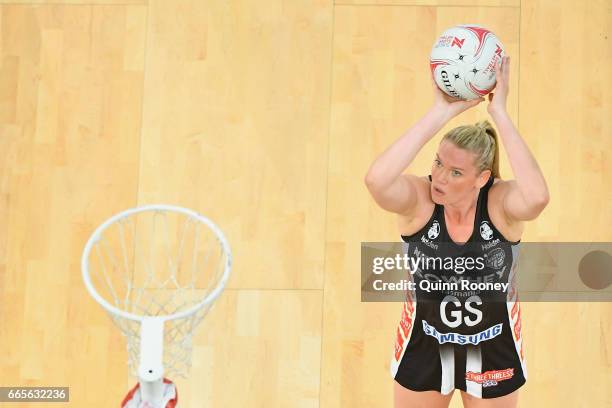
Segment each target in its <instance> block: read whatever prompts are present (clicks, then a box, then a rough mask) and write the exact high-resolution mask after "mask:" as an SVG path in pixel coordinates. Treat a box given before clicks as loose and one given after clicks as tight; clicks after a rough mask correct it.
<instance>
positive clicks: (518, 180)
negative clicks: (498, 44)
mask: <svg viewBox="0 0 612 408" xmlns="http://www.w3.org/2000/svg"><path fill="white" fill-rule="evenodd" d="M496 78H497V84H496V86H495V93H491V94H489V101H490V103H489V106H488V107H487V111H488V112H489V114H490V115H491V117H492V118H493V120H494V121H495V124H496V126H497V131H498V134H499V138H500V139H501V140H502V142H503V144H504V147H505V148H506V153H507V155H508V159H509V161H510V166H511V167H512V171H513V173H514V178H515V180H510V181H506V182H504V186H503V187H504V188H503V189H502V190H501V193H502V197H501V201H502V204H503V209H504V213H505V215H506V218H507V219H508V220H510V221H528V220H533V219H534V218H536V217H537V216H538V215H539V214H540V213H541V212H542V210H544V208H545V207H546V205H547V204H548V201H549V199H550V198H549V194H548V187H547V186H546V180H544V175H543V174H542V171H541V170H540V167H539V166H538V162H537V161H536V160H535V158H534V157H533V155H532V154H531V152H530V151H529V147H527V144H526V143H525V141H524V140H523V138H522V137H521V135H520V134H519V132H518V130H517V129H516V127H515V126H514V124H513V123H512V119H510V116H509V115H508V112H507V110H506V99H507V96H508V88H509V87H508V83H509V79H510V57H504V58H503V60H502V61H501V64H499V65H498V66H496Z"/></svg>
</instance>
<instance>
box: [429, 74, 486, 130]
mask: <svg viewBox="0 0 612 408" xmlns="http://www.w3.org/2000/svg"><path fill="white" fill-rule="evenodd" d="M430 80H431V86H432V87H433V92H434V108H435V109H440V110H441V111H443V112H444V113H445V114H446V116H447V118H448V119H449V120H450V119H452V118H454V117H455V116H457V115H458V114H460V113H461V112H465V111H466V110H468V109H470V108H472V107H474V106H476V105H478V104H479V103H480V102H482V101H484V98H477V99H472V100H470V101H464V100H462V99H457V98H453V97H451V96H448V95H447V94H445V93H444V92H443V91H442V90H441V89H440V88H439V87H438V85H437V84H436V81H434V79H433V77H430Z"/></svg>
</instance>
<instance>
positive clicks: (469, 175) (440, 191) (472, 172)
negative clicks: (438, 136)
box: [431, 141, 488, 204]
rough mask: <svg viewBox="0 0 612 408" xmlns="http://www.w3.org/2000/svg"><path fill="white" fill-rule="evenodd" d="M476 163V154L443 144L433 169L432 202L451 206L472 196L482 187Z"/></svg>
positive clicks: (449, 144)
mask: <svg viewBox="0 0 612 408" xmlns="http://www.w3.org/2000/svg"><path fill="white" fill-rule="evenodd" d="M475 161H476V155H475V154H474V153H472V152H469V151H467V150H465V149H461V148H459V147H457V146H455V145H454V144H453V143H452V142H448V141H444V142H442V143H441V144H440V146H439V147H438V152H437V153H436V157H435V158H434V162H433V165H432V168H431V198H432V200H433V201H434V202H435V203H437V204H449V203H455V202H457V201H461V200H462V199H465V198H466V197H470V196H472V195H473V193H474V189H478V188H480V187H481V186H479V184H478V183H479V177H478V176H479V174H478V169H477V168H476V166H475ZM487 171H488V170H487ZM487 178H488V176H487ZM480 179H482V177H480Z"/></svg>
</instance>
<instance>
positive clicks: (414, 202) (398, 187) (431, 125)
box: [364, 109, 446, 216]
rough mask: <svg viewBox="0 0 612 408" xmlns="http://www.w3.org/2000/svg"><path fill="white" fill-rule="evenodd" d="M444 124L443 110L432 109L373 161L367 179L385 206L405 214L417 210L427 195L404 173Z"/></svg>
mask: <svg viewBox="0 0 612 408" xmlns="http://www.w3.org/2000/svg"><path fill="white" fill-rule="evenodd" d="M445 123H446V119H445V117H444V114H443V112H441V111H439V110H435V109H432V110H430V111H429V112H427V114H425V116H423V117H422V118H421V119H420V120H419V121H418V122H417V123H416V124H415V125H414V126H413V127H412V128H410V129H409V130H408V131H407V132H406V133H405V134H404V135H402V136H401V137H400V138H399V139H397V140H396V141H395V142H394V143H393V144H392V145H391V146H389V147H388V148H387V150H385V151H384V152H383V153H382V154H381V155H380V156H378V157H377V158H376V160H374V162H373V163H372V165H371V166H370V169H369V170H368V173H367V174H366V176H365V180H364V181H365V184H366V186H367V188H368V190H369V191H370V194H371V195H372V197H373V198H374V201H376V203H377V204H378V205H379V206H380V207H381V208H382V209H384V210H387V211H390V212H394V213H397V214H402V215H405V216H411V215H414V214H415V213H416V211H417V209H418V206H419V201H422V199H423V198H424V197H423V194H419V190H422V189H420V188H419V185H418V184H417V183H419V182H420V180H419V179H418V177H417V176H414V175H411V174H402V173H403V172H404V171H405V170H406V168H407V167H408V166H409V165H410V163H412V161H413V160H414V158H415V157H416V155H417V153H418V152H419V151H420V150H421V149H422V148H423V146H425V144H426V143H427V142H428V141H429V140H431V139H432V138H433V137H434V136H435V134H436V133H437V132H438V131H439V130H440V129H441V128H442V127H443V126H444V124H445ZM419 197H420V198H421V200H419Z"/></svg>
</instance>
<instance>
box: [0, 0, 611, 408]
mask: <svg viewBox="0 0 612 408" xmlns="http://www.w3.org/2000/svg"><path fill="white" fill-rule="evenodd" d="M460 23H477V24H481V25H483V26H486V27H487V28H490V29H491V30H493V31H494V32H495V33H496V34H497V35H498V37H499V38H500V39H501V40H502V41H503V43H504V45H505V47H506V51H507V53H508V54H509V55H511V57H512V66H511V88H510V95H509V101H508V109H509V113H510V115H511V117H512V118H513V120H514V122H515V124H516V125H517V127H518V128H519V130H520V132H521V134H522V136H523V138H524V139H525V140H526V142H527V143H528V145H529V147H530V149H531V151H532V152H533V154H534V155H535V157H536V158H537V159H538V162H539V164H540V167H541V168H542V170H543V172H544V173H545V176H546V179H547V182H548V187H549V190H550V193H551V201H550V204H549V205H548V207H547V208H546V210H545V211H544V213H543V214H542V215H541V216H540V218H539V219H538V220H536V221H533V222H530V223H529V224H528V226H527V229H526V232H525V234H524V236H523V240H524V241H612V231H611V229H610V225H612V211H610V202H612V181H611V180H612V179H611V178H610V177H609V175H610V171H611V167H610V157H612V142H611V140H612V129H611V125H610V119H611V118H612V115H611V114H612V93H611V92H610V88H609V82H610V81H609V78H611V77H612V46H610V41H611V39H610V34H611V30H610V28H611V25H612V2H610V1H609V0H606V1H569V0H563V1H558V2H550V1H544V0H520V1H519V0H506V1H504V0H497V1H496V0H456V1H452V0H447V1H443V2H442V1H435V0H430V1H427V0H414V1H409V0H406V1H399V0H386V1H375V0H359V1H357V0H355V1H349V0H339V1H336V2H335V3H334V2H333V1H331V0H312V1H298V0H296V1H257V2H256V1H242V2H240V1H234V0H228V1H225V0H224V1H220V0H214V1H198V0H192V1H184V0H179V1H162V0H157V1H154V0H150V1H147V0H132V1H126V0H108V1H102V0H96V1H94V0H90V1H76V0H74V1H73V0H67V1H59V0H58V1H16V0H6V1H5V0H0V349H1V350H2V351H3V353H2V358H0V386H69V387H70V398H71V402H70V403H69V404H64V405H62V404H59V403H58V404H56V405H54V406H58V407H60V406H74V407H111V406H118V405H119V402H120V400H121V399H122V398H123V396H124V395H125V393H126V392H127V390H128V389H129V388H130V387H131V386H132V385H133V384H134V382H135V380H134V379H133V378H129V377H128V375H127V367H126V359H127V355H126V351H125V340H124V338H123V337H122V335H121V334H120V332H119V330H117V329H116V328H115V327H114V325H113V324H112V322H111V320H110V319H109V318H108V316H107V315H106V314H105V313H104V312H103V310H102V309H101V308H100V307H99V306H98V304H97V303H95V302H94V301H93V299H91V298H90V297H89V295H88V294H87V292H86V291H85V288H84V285H83V283H82V279H81V271H80V264H79V262H80V255H81V252H82V250H83V246H84V244H85V241H86V240H87V238H88V236H89V234H90V233H91V232H92V231H93V229H94V228H95V227H96V226H97V225H98V224H99V223H101V222H102V221H103V220H104V219H106V218H107V217H109V216H111V215H112V214H114V213H116V212H119V211H120V210H123V209H126V208H130V207H133V206H136V205H140V204H147V203H153V202H164V203H172V204H177V205H182V206H185V207H189V208H194V209H197V210H198V211H200V212H202V213H204V214H206V215H208V216H209V217H211V218H212V219H213V220H214V221H215V222H217V223H218V224H219V225H220V226H221V227H222V228H223V230H224V231H225V233H226V235H227V237H228V239H229V241H230V243H231V245H232V248H233V250H234V256H235V258H234V261H235V262H234V270H233V275H232V278H231V280H230V282H229V286H228V289H227V290H226V291H225V293H224V294H223V295H222V297H221V299H220V300H219V301H218V303H217V304H216V306H215V308H214V309H213V310H212V312H211V313H210V314H209V316H208V317H207V318H206V319H205V320H204V322H203V323H202V324H201V326H200V328H199V329H198V330H197V334H196V335H195V337H194V343H195V344H194V355H193V368H192V370H191V374H190V376H189V377H188V378H187V379H184V380H179V381H178V385H179V396H180V402H181V406H183V407H201V406H215V407H300V408H305V407H319V406H320V407H325V408H332V407H387V406H391V404H392V380H391V378H390V376H389V374H388V366H389V359H390V356H391V350H392V346H393V341H394V334H395V327H396V324H397V322H398V320H399V318H400V311H401V304H399V303H361V302H360V292H359V286H360V275H359V270H360V257H359V254H360V252H359V251H360V242H362V241H396V240H398V239H399V236H398V235H397V230H396V225H395V218H394V216H393V215H391V214H387V213H384V212H383V211H382V210H380V209H379V208H377V207H376V205H375V203H374V201H373V200H372V199H371V198H370V197H369V195H368V193H367V191H366V189H365V187H364V185H363V176H364V175H365V172H366V170H367V168H368V166H369V164H370V163H371V161H372V160H373V159H374V157H375V156H376V155H377V154H378V153H380V152H381V151H382V150H383V149H384V148H385V147H386V146H387V145H389V144H390V143H391V142H392V141H393V140H395V138H397V137H399V136H400V135H401V134H402V133H403V132H404V131H405V130H406V129H407V128H408V127H410V126H411V125H412V124H413V123H414V122H415V121H416V120H417V119H418V118H419V117H420V116H421V115H423V114H424V113H425V111H426V110H427V109H428V107H429V106H430V104H431V102H432V95H431V91H430V84H429V81H428V79H427V78H428V69H429V67H428V63H427V62H428V61H427V58H428V55H429V51H430V48H431V45H432V43H433V40H434V39H435V37H436V36H437V35H438V34H439V33H441V32H442V31H443V30H444V29H445V28H447V27H450V26H452V25H455V24H460ZM486 117H487V113H486V105H485V104H481V105H480V106H479V107H478V108H477V109H474V110H472V111H470V112H467V113H465V114H463V115H460V116H459V117H458V118H455V119H454V120H453V121H451V122H450V123H449V124H448V125H447V126H446V127H445V128H444V130H448V129H450V128H452V127H454V126H458V125H460V124H464V123H474V122H476V121H477V120H480V119H482V118H486ZM489 119H490V118H489ZM444 130H443V131H444ZM440 133H443V132H440ZM439 138H440V135H439V136H437V137H436V138H435V139H434V141H433V142H432V143H430V144H429V145H427V146H426V147H425V148H424V149H423V150H422V151H421V153H420V154H419V156H418V158H417V160H415V162H414V166H413V168H414V171H415V172H417V173H419V174H423V175H425V174H428V172H429V169H430V164H431V160H432V158H433V155H434V152H435V149H436V146H437V142H438V141H439ZM501 173H502V177H504V178H512V176H511V169H510V167H509V163H508V160H507V158H506V156H505V152H504V151H503V149H502V157H501ZM564 273H573V272H572V271H564ZM522 306H523V312H522V318H523V332H524V337H525V342H526V356H527V365H528V369H529V379H528V382H527V384H526V385H525V386H524V387H523V388H521V396H520V406H522V407H534V406H537V407H560V406H563V407H607V406H612V390H611V389H610V384H611V383H612V305H611V304H610V303H524V304H523V305H522ZM0 406H2V407H4V406H6V407H27V406H39V405H34V404H27V403H21V404H10V403H0ZM451 406H452V407H459V406H461V400H460V398H459V395H458V392H457V393H456V394H455V396H454V398H453V402H452V403H451Z"/></svg>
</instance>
